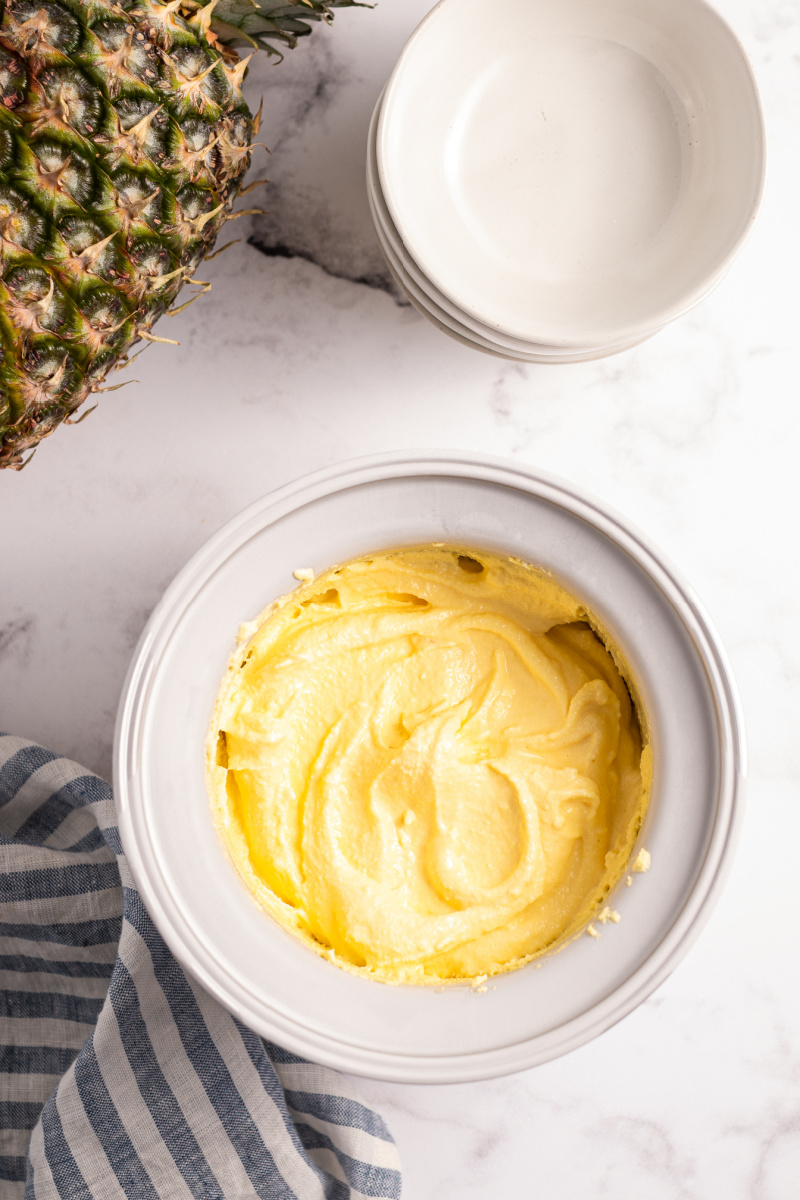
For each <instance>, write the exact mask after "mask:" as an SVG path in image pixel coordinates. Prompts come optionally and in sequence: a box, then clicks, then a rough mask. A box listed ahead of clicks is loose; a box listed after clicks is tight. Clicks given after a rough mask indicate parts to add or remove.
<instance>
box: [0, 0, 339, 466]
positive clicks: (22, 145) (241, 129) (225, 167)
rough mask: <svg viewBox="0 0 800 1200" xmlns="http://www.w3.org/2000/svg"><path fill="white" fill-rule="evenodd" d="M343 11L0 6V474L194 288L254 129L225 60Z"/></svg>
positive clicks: (174, 4) (21, 461) (232, 63)
mask: <svg viewBox="0 0 800 1200" xmlns="http://www.w3.org/2000/svg"><path fill="white" fill-rule="evenodd" d="M355 2H356V0H299V2H298V3H280V2H279V0H211V3H209V4H207V5H206V6H205V7H201V5H200V4H199V3H197V2H196V0H169V2H168V3H166V4H161V3H157V2H156V0H119V2H116V3H115V2H113V0H5V4H4V5H3V3H2V0H0V12H1V13H2V21H1V22H0V101H1V103H0V467H12V468H14V469H17V470H18V469H19V468H20V467H22V466H24V465H25V462H26V461H28V458H29V457H30V456H29V455H28V457H26V453H27V452H28V451H30V450H31V449H32V448H33V447H35V446H36V445H37V443H38V442H40V441H41V439H42V438H44V437H46V436H47V435H48V434H49V433H51V432H52V431H53V429H55V427H56V426H57V425H59V424H60V423H61V422H62V421H65V422H69V421H72V420H74V419H75V418H74V416H73V414H74V413H75V412H76V411H77V409H78V408H80V406H81V405H82V404H83V403H84V401H85V400H87V398H89V397H90V396H92V395H93V394H94V393H97V392H101V391H104V390H106V391H107V390H113V388H109V387H108V386H104V385H105V380H106V377H107V376H108V373H109V371H111V370H112V369H113V368H115V367H119V366H120V365H124V364H125V363H126V362H127V361H128V352H129V350H130V349H131V347H132V346H133V345H134V343H136V342H138V341H139V340H144V341H165V340H168V339H165V338H161V337H159V335H158V334H155V333H153V332H152V329H153V325H154V324H155V322H156V321H157V320H158V318H159V317H160V316H161V315H162V314H163V313H165V312H168V311H172V312H176V311H180V309H177V308H175V307H173V305H174V301H175V299H176V297H177V295H178V292H179V291H180V290H181V288H182V287H183V286H184V285H185V284H187V283H189V284H194V285H195V286H196V287H197V288H198V289H200V290H199V291H198V292H196V293H195V295H199V294H200V291H202V290H206V289H207V287H208V285H206V284H200V283H199V282H198V281H196V280H194V279H193V275H194V272H195V270H196V268H197V267H198V265H199V264H200V262H201V261H202V259H203V258H205V257H208V254H209V251H210V250H211V248H212V246H213V245H214V242H215V239H216V238H217V235H218V234H219V232H220V230H221V228H222V226H223V224H224V223H225V222H226V221H228V220H230V219H231V218H232V216H236V215H240V214H241V212H242V210H240V211H239V213H238V214H237V213H232V212H231V208H232V205H233V203H234V201H235V199H236V198H237V195H238V196H242V195H244V192H245V191H247V190H249V189H247V188H245V189H242V188H241V187H240V184H241V181H242V178H243V176H244V174H245V172H246V171H247V168H248V166H249V164H250V153H251V150H252V144H253V138H254V137H255V136H256V135H257V133H258V125H259V117H260V110H259V114H258V115H256V116H253V115H252V114H251V113H250V111H249V109H248V107H247V105H246V103H245V101H244V98H243V96H242V79H243V76H244V73H245V70H246V66H247V59H246V58H239V54H238V50H239V49H240V48H243V47H252V48H253V49H259V48H260V49H263V50H266V51H267V52H268V53H273V54H275V53H279V50H278V49H277V48H276V46H275V45H274V43H278V44H280V43H284V44H286V45H289V46H292V45H294V43H295V40H296V38H297V37H298V36H300V35H302V34H305V33H308V32H310V27H309V26H308V25H307V24H306V23H305V20H303V19H301V18H305V19H311V20H319V19H320V18H322V19H326V20H329V19H331V16H332V13H331V9H332V8H334V7H351V6H353V5H354V4H355ZM251 186H255V185H251ZM244 211H245V212H246V211H248V210H246V209H245V210H244ZM250 211H252V210H250ZM186 303H187V304H188V303H191V299H190V300H188V301H187V302H186ZM180 307H181V308H183V307H185V305H181V306H180ZM117 386H121V385H117Z"/></svg>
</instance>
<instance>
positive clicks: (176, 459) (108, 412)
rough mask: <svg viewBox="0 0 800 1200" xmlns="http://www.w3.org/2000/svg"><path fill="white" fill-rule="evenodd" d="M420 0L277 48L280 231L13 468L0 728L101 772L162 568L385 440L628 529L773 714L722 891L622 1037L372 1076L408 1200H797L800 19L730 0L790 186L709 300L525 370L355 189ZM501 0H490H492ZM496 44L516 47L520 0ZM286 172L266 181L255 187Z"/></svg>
mask: <svg viewBox="0 0 800 1200" xmlns="http://www.w3.org/2000/svg"><path fill="white" fill-rule="evenodd" d="M427 7H429V5H428V3H427V0H381V4H380V7H379V8H378V9H377V10H375V11H374V12H361V11H358V10H353V11H346V12H343V13H341V14H339V15H338V16H337V18H336V22H335V24H334V26H333V27H332V28H330V29H328V28H323V29H321V30H318V31H317V32H316V33H315V35H314V37H313V38H312V39H311V40H310V41H309V42H308V43H307V44H305V45H303V46H302V48H299V49H298V50H297V51H296V52H295V53H294V54H292V55H290V56H287V60H286V61H285V62H284V63H283V64H282V65H280V66H278V67H272V66H268V65H267V64H266V63H263V62H262V63H259V64H258V66H257V67H256V68H255V69H254V70H253V71H252V72H251V75H250V78H249V82H248V88H249V93H250V97H251V98H252V99H255V100H256V102H257V99H258V96H259V93H260V92H261V91H263V92H264V94H265V114H266V116H265V122H264V127H263V135H264V137H265V140H266V141H267V143H268V144H269V146H270V149H271V150H272V157H271V159H270V160H269V164H268V174H269V176H270V179H271V181H272V186H271V188H270V189H269V192H268V198H267V204H268V207H269V209H270V213H269V215H268V216H265V217H261V218H256V219H255V220H254V222H253V223H251V225H250V226H249V227H248V226H247V224H246V222H245V221H242V222H241V223H240V224H238V225H235V226H231V228H232V229H234V230H235V233H236V235H237V236H241V237H242V241H241V242H240V243H239V244H238V245H237V246H235V247H234V248H233V249H231V250H230V251H228V252H227V253H226V254H224V255H222V256H221V257H219V258H218V259H216V260H215V261H214V262H213V263H212V264H209V266H208V268H207V273H206V277H207V278H209V279H211V280H213V285H214V286H213V292H212V294H211V296H209V297H206V298H204V299H202V300H200V301H199V302H198V303H197V304H195V305H193V306H192V307H191V308H190V309H188V310H187V311H186V312H185V313H183V314H182V315H181V316H179V317H177V318H176V319H175V321H174V322H173V323H172V324H171V325H170V327H169V329H168V330H166V331H164V330H160V332H167V333H168V334H169V335H170V336H175V337H177V338H178V339H179V340H180V343H181V345H180V348H174V347H170V346H160V345H159V346H151V347H150V348H148V350H147V353H146V354H144V355H143V356H142V357H141V358H140V359H139V360H138V361H137V363H136V369H135V371H134V372H133V374H135V375H136V377H137V378H138V380H139V382H138V383H136V384H131V386H130V387H128V388H125V389H124V390H122V391H120V392H116V393H113V394H110V395H107V396H105V397H103V398H102V399H101V402H100V404H99V407H98V408H97V410H96V411H95V412H94V413H93V414H92V415H91V416H90V417H89V419H88V420H87V421H86V422H85V423H83V424H82V425H80V426H78V427H74V428H64V429H61V430H59V431H58V432H57V433H56V434H55V435H54V436H53V437H52V438H51V439H50V440H49V441H48V442H46V443H45V444H44V445H43V446H42V447H41V448H40V450H39V452H38V453H37V455H36V458H35V460H34V462H33V463H32V464H31V466H30V467H29V468H28V469H26V470H25V471H24V472H22V473H21V474H19V475H16V474H14V473H12V472H5V473H3V474H2V476H0V496H1V498H2V499H1V501H0V503H1V504H2V510H1V511H2V589H0V592H1V594H0V727H3V728H5V729H7V730H9V731H10V732H14V733H19V734H21V735H23V736H26V737H30V738H34V739H38V740H40V741H41V742H43V743H45V744H47V745H48V746H50V747H51V748H52V749H54V750H57V751H60V752H62V753H65V754H68V755H70V756H72V757H73V758H76V759H78V760H80V761H82V762H83V763H85V764H86V765H87V766H90V767H93V768H95V769H96V770H98V771H100V772H101V773H103V774H106V775H107V774H108V773H109V771H110V758H111V742H112V736H113V724H114V716H115V711H116V706H117V702H118V699H119V694H120V689H121V686H122V682H123V678H124V675H125V670H126V667H127V664H128V660H129V657H130V654H131V651H132V649H133V647H134V645H135V642H136V640H137V638H138V636H139V633H140V632H141V630H142V627H143V625H144V623H145V621H146V619H147V617H148V614H149V612H150V610H151V609H152V607H153V605H154V604H155V602H156V601H157V599H158V598H159V596H160V594H161V592H162V590H163V589H164V587H165V585H166V584H167V583H168V582H169V580H170V578H171V577H172V576H173V575H174V573H175V572H176V571H177V570H178V569H179V568H180V567H181V566H182V565H183V563H184V562H185V561H186V559H187V558H189V556H190V555H191V554H192V553H193V552H194V551H195V550H196V549H197V547H198V546H199V545H200V544H201V543H202V542H203V541H204V540H205V539H206V538H207V537H208V536H209V535H210V534H211V533H212V532H213V531H214V530H215V529H217V528H218V527H219V526H220V525H221V524H222V523H223V522H225V521H226V520H227V519H228V518H229V517H230V516H232V515H233V514H234V513H235V512H236V511H237V510H238V509H240V508H242V507H243V506H244V505H245V504H247V503H248V502H249V501H251V500H253V499H254V498H255V497H257V496H259V495H260V494H262V493H264V492H265V491H268V490H270V489H271V488H273V487H275V486H277V485H279V484H282V483H284V482H286V481H287V480H289V479H291V478H293V477H295V476H297V475H300V474H302V473H305V472H306V471H309V470H311V469H314V468H317V467H321V466H325V465H327V464H330V463H333V462H336V461H337V460H341V459H344V458H349V457H352V456H355V455H359V454H365V453H372V452H375V451H380V450H392V449H399V448H407V447H411V446H418V447H451V448H463V449H469V450H481V451H485V452H488V453H492V454H499V455H505V456H508V457H511V458H514V459H517V460H518V461H520V462H527V463H531V464H534V465H536V466H538V467H541V468H544V469H545V470H547V471H549V472H552V473H555V474H559V475H562V476H564V477H565V478H567V479H569V480H571V481H573V482H574V483H576V484H577V485H579V486H580V487H582V488H584V489H586V490H588V491H589V492H591V493H594V494H595V495H596V496H598V497H599V498H600V499H601V500H604V501H606V502H608V503H609V504H610V505H612V506H613V507H614V508H616V509H617V510H618V511H619V512H621V513H622V514H627V515H628V516H629V517H630V518H632V519H633V520H634V522H635V523H636V524H637V525H638V526H639V527H640V528H642V529H643V530H644V531H645V532H646V533H647V534H648V535H649V536H650V537H651V538H652V540H653V541H654V542H655V543H656V544H657V545H660V546H661V548H662V549H663V550H664V552H665V553H666V555H667V556H668V557H669V558H670V559H671V560H672V561H673V563H674V564H675V565H676V566H677V567H678V568H679V570H680V571H681V572H682V573H683V574H684V576H685V577H686V578H687V579H688V580H689V581H690V582H691V583H692V584H693V585H694V587H695V589H696V591H697V592H698V594H699V595H700V597H701V598H702V600H703V601H704V602H705V604H706V605H707V607H708V608H709V610H710V612H711V615H712V617H713V619H714V620H715V622H716V624H717V626H718V628H719V629H720V631H721V634H722V636H723V639H724V641H725V643H726V645H727V648H728V651H729V653H730V656H731V658H732V661H733V665H734V670H735V673H736V676H737V678H738V682H739V685H740V688H741V692H742V696H743V701H744V708H745V713H746V720H747V725H748V733H749V748H750V783H749V796H748V811H747V816H746V820H745V825H744V832H743V837H742V842H741V847H740V850H739V853H738V857H737V860H736V863H735V866H734V869H733V873H732V875H731V878H730V882H729V885H728V887H727V889H726V891H725V893H724V895H723V898H722V900H721V902H720V904H719V906H718V908H717V910H716V912H715V914H714V916H713V917H712V919H711V921H710V923H709V925H708V927H707V929H706V931H705V932H704V933H703V935H702V937H701V939H700V941H699V942H698V944H697V946H696V947H695V948H694V949H693V950H692V951H691V952H690V954H689V956H688V958H687V959H686V960H685V962H684V963H683V964H682V965H681V966H680V967H679V968H678V970H677V971H676V972H675V974H674V975H673V976H672V978H671V979H670V980H668V982H667V983H665V984H664V985H663V986H662V987H661V988H660V989H659V991H658V992H657V993H656V994H655V995H654V996H652V997H651V999H649V1000H648V1001H647V1002H646V1003H645V1004H644V1005H643V1006H642V1007H641V1008H640V1009H639V1010H638V1011H637V1012H636V1013H634V1014H633V1015H632V1016H630V1017H628V1018H627V1019H626V1020H625V1021H623V1022H622V1023H621V1024H620V1025H618V1026H617V1027H616V1028H615V1029H613V1030H611V1031H610V1032H608V1033H606V1034H605V1035H603V1036H602V1037H601V1038H599V1039H598V1040H596V1041H595V1042H593V1043H591V1044H590V1045H588V1046H586V1047H584V1048H583V1049H581V1050H579V1051H577V1052H575V1053H573V1054H571V1055H569V1056H568V1057H566V1058H564V1059H561V1060H559V1061H556V1062H553V1063H551V1064H549V1065H547V1066H544V1067H540V1068H538V1069H536V1070H532V1071H528V1072H525V1073H523V1074H520V1075H517V1076H514V1077H511V1078H507V1079H499V1080H496V1081H494V1082H489V1083H480V1084H474V1085H462V1086H458V1087H446V1088H433V1087H408V1086H399V1085H396V1084H382V1083H376V1082H368V1081H361V1083H360V1085H359V1086H360V1087H361V1089H362V1091H363V1092H364V1093H366V1095H367V1096H368V1097H369V1098H370V1100H372V1101H373V1102H374V1103H375V1104H376V1105H378V1106H379V1107H380V1108H381V1110H382V1111H383V1112H384V1114H385V1115H386V1117H387V1119H388V1121H389V1123H390V1125H391V1127H392V1130H393V1132H394V1134H395V1136H396V1138H397V1140H398V1143H399V1146H400V1150H401V1154H402V1157H403V1164H404V1170H405V1190H404V1196H405V1198H406V1200H433V1198H434V1197H442V1196H448V1197H451V1196H457V1197H459V1200H469V1198H472V1197H474V1198H476V1200H477V1198H479V1197H480V1198H481V1200H496V1198H499V1197H502V1198H504V1200H506V1198H508V1200H512V1198H517V1197H520V1198H522V1197H526V1198H527V1197H536V1200H572V1198H576V1200H600V1198H601V1197H612V1196H613V1197H623V1198H624V1197H633V1196H637V1197H641V1198H642V1200H661V1198H662V1197H663V1198H664V1200H668V1198H669V1200H675V1198H678V1197H680V1198H681V1200H788V1198H789V1197H790V1196H795V1195H797V1194H798V1178H800V1004H799V1003H798V995H800V955H798V935H797V916H796V913H797V910H798V907H800V871H799V870H798V868H797V848H798V846H800V788H799V787H798V767H797V750H796V746H797V741H798V734H797V714H798V712H800V650H799V649H798V647H799V646H800V638H798V635H797V628H796V625H797V618H798V615H800V613H799V612H798V599H797V597H798V594H799V593H800V555H799V554H798V551H797V546H798V537H797V522H798V514H800V505H798V502H797V499H796V492H797V476H798V467H797V462H798V449H800V406H799V405H798V380H800V332H799V331H800V300H799V299H798V297H799V295H800V293H798V287H797V280H798V278H800V238H798V233H797V226H798V213H799V212H800V151H799V150H798V147H800V136H799V135H800V5H798V3H797V2H796V0H718V7H719V8H720V9H721V10H722V12H723V13H724V14H725V16H726V17H727V18H728V19H729V21H730V22H731V23H732V25H733V26H734V28H735V29H736V31H737V33H738V34H739V35H740V37H741V38H742V40H743V42H744V44H745V46H746V48H747V50H748V52H749V53H750V55H751V56H752V59H753V62H754V65H755V69H756V72H757V75H758V77H759V82H760V85H761V89H762V95H763V101H764V106H765V110H766V115H767V125H768V133H769V150H770V169H769V182H768V189H767V195H766V200H765V203H764V207H763V210H762V214H761V218H760V220H759V222H758V225H757V227H756V230H755V232H754V234H753V236H752V238H751V240H750V241H749V242H748V244H747V246H746V247H745V250H744V251H743V253H742V254H741V256H740V257H739V259H738V260H737V261H736V263H735V264H734V267H733V268H732V270H731V271H730V273H729V275H728V276H727V278H726V279H725V280H724V281H723V283H722V285H721V286H720V287H719V288H718V289H717V291H716V292H715V293H714V294H713V295H712V296H711V297H710V298H709V299H707V300H706V301H705V302H704V303H703V304H702V305H701V306H700V307H699V308H697V309H696V310H695V311H694V312H692V313H691V314H690V315H689V316H688V317H685V318H684V319H682V320H680V321H678V322H676V323H675V324H673V325H672V326H671V327H670V328H668V329H667V330H665V331H664V332H662V333H661V334H659V335H658V336H657V337H655V338H653V339H652V340H651V341H649V342H647V343H645V344H644V345H642V346H640V347H638V348H637V349H635V350H632V351H628V352H627V353H625V354H622V355H619V356H617V357H614V358H610V359H606V360H603V361H600V362H597V363H590V364H587V365H580V366H562V367H543V366H526V365H517V364H512V363H503V362H501V361H499V360H495V359H491V358H487V357H484V356H482V355H480V354H478V353H476V352H473V351H471V350H469V349H466V348H462V347H460V346H459V345H457V344H455V343H454V342H452V341H450V340H448V339H447V338H445V337H444V336H442V335H441V334H440V333H438V332H437V331H436V330H435V329H433V328H432V327H431V326H429V325H428V324H427V323H426V322H425V321H423V320H422V319H421V318H420V317H419V316H417V314H416V313H415V312H414V311H413V310H412V309H411V308H410V307H409V306H408V305H407V304H403V303H401V302H400V301H399V299H398V297H397V296H396V295H395V294H394V292H393V290H392V287H391V285H390V283H389V279H388V275H387V272H386V269H385V267H384V266H383V264H382V260H381V258H380V254H379V251H378V247H377V243H376V240H375V237H374V234H373V232H372V229H371V225H370V221H369V216H368V211H367V203H366V196H365V190H364V182H363V173H364V172H363V158H364V144H365V137H366V130H367V124H368V120H369V116H370V112H371V109H372V106H373V104H374V102H375V99H376V97H377V95H378V92H379V90H380V88H381V86H382V84H383V82H384V81H385V79H386V77H387V75H388V73H389V71H390V69H391V67H392V64H393V62H394V60H395V58H396V56H397V53H398V52H399V49H400V47H401V45H402V43H403V41H404V40H405V38H406V37H407V36H408V33H409V32H410V30H411V29H412V27H413V26H414V25H415V24H416V22H417V21H418V20H419V19H420V17H421V16H422V15H423V13H424V12H425V11H426V9H427ZM488 7H489V6H487V8H488ZM486 35H487V38H499V37H506V36H513V30H508V29H505V28H504V26H503V19H502V6H501V5H497V19H496V20H495V21H494V22H491V23H490V21H489V19H488V17H487V31H486ZM259 173H260V172H259Z"/></svg>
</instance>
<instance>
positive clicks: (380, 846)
mask: <svg viewBox="0 0 800 1200" xmlns="http://www.w3.org/2000/svg"><path fill="white" fill-rule="evenodd" d="M586 618H587V613H586V610H585V609H584V608H583V607H582V606H581V604H580V603H579V601H577V600H576V599H574V598H573V597H572V596H570V595H569V594H568V593H567V592H565V591H564V589H563V588H561V587H560V586H559V585H557V584H556V583H555V582H554V581H553V580H552V578H550V577H549V576H547V575H546V574H544V573H543V572H541V571H537V570H534V569H533V568H532V567H529V566H527V565H525V564H523V563H520V562H517V561H515V560H512V559H506V558H499V557H496V556H493V555H487V554H482V553H481V554H479V553H477V552H474V551H465V550H459V549H453V548H449V547H443V546H433V547H426V548H422V549H419V550H406V551H397V552H390V553H386V554H381V555H375V556H373V557H370V558H362V559H358V560H356V561H353V562H350V563H348V564H346V565H344V566H341V567H338V568H336V569H333V570H331V571H328V572H326V573H325V574H324V575H322V576H320V577H318V578H317V579H316V580H314V581H313V582H309V583H307V584H305V585H304V586H303V587H301V588H299V589H298V590H297V591H295V592H293V593H292V594H291V595H289V596H286V597H282V598H281V599H280V600H279V601H276V603H275V604H274V605H272V606H271V608H270V609H268V610H267V612H266V613H265V614H263V615H262V617H261V618H260V619H259V622H257V623H255V625H254V627H251V629H249V630H247V631H246V635H245V636H246V637H247V635H248V634H249V635H250V636H249V639H247V640H244V641H243V643H242V645H241V646H240V649H239V651H238V652H237V654H236V655H235V657H234V660H233V661H232V664H231V668H230V671H229V675H228V677H227V679H226V681H225V683H224V685H223V689H222V692H221V695H220V701H219V703H218V706H217V712H216V715H215V721H214V726H213V729H212V737H211V739H210V743H209V746H210V754H209V773H210V778H211V788H212V794H213V797H214V803H215V807H216V811H217V817H218V822H219V825H220V827H221V830H222V833H223V836H224V838H225V840H226V843H227V845H228V847H229V850H230V852H231V854H232V856H233V858H234V861H235V863H236V866H237V868H238V870H239V872H240V873H241V875H242V876H243V878H244V879H245V881H246V882H247V884H248V886H249V887H250V889H251V891H252V892H253V893H254V895H255V896H256V897H257V899H258V900H259V901H260V902H261V903H262V904H263V906H264V907H265V908H266V909H267V910H268V911H269V912H270V913H272V915H273V916H275V917H276V918H277V919H278V920H279V921H281V922H282V924H284V925H285V926H287V927H289V928H290V929H291V930H293V931H294V932H296V933H297V934H299V935H300V936H302V937H303V938H304V939H305V940H306V941H307V942H308V943H309V944H310V945H312V946H313V948H314V949H315V950H316V951H317V952H319V953H322V954H325V955H327V956H328V957H330V958H332V959H333V960H334V961H336V962H338V963H339V964H340V965H342V966H345V967H349V968H350V969H355V970H359V969H360V970H362V971H367V972H369V973H370V974H372V975H373V976H376V977H378V978H381V979H385V980H388V981H394V982H411V983H414V982H426V981H434V982H435V981H438V980H441V979H447V978H459V977H462V978H463V977H474V976H477V975H484V974H492V973H495V972H497V971H500V970H503V969H507V968H508V967H510V966H512V965H517V964H519V963H520V962H522V961H524V960H526V959H528V958H530V957H531V956H533V955H535V954H537V953H539V952H541V951H542V950H543V949H545V948H546V947H548V946H550V945H552V944H553V943H554V942H556V941H558V940H559V939H564V938H565V937H566V936H568V935H569V934H570V933H573V932H575V931H576V930H577V929H579V928H580V927H581V925H582V924H583V923H585V921H586V920H587V919H588V917H589V916H590V915H591V912H592V910H593V909H594V908H595V907H596V906H597V904H599V903H600V901H601V900H602V898H603V896H604V895H605V894H606V893H607V891H608V890H609V888H610V887H611V886H612V885H613V884H614V883H615V882H616V880H617V879H618V878H619V876H620V874H621V873H622V871H623V869H624V866H625V863H626V862H627V859H628V857H629V855H630V851H631V848H632V846H633V842H634V840H635V837H636V833H637V831H638V829H639V826H640V824H641V819H642V815H643V812H644V808H645V805H646V799H647V776H648V772H647V768H646V765H645V766H644V767H643V752H642V740H641V734H640V726H639V722H638V719H637V715H636V712H635V710H634V708H633V705H632V703H631V699H630V695H629V692H628V689H627V687H626V685H625V682H624V681H623V678H622V676H621V674H620V669H619V667H618V665H617V662H618V658H617V657H616V656H612V654H611V653H610V652H609V650H607V649H606V648H605V646H604V645H603V644H602V642H601V641H600V640H599V638H598V637H597V636H596V634H595V633H594V632H593V630H592V629H591V628H590V626H589V625H588V624H587V623H586ZM644 759H645V764H646V761H647V752H646V751H645V754H644Z"/></svg>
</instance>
